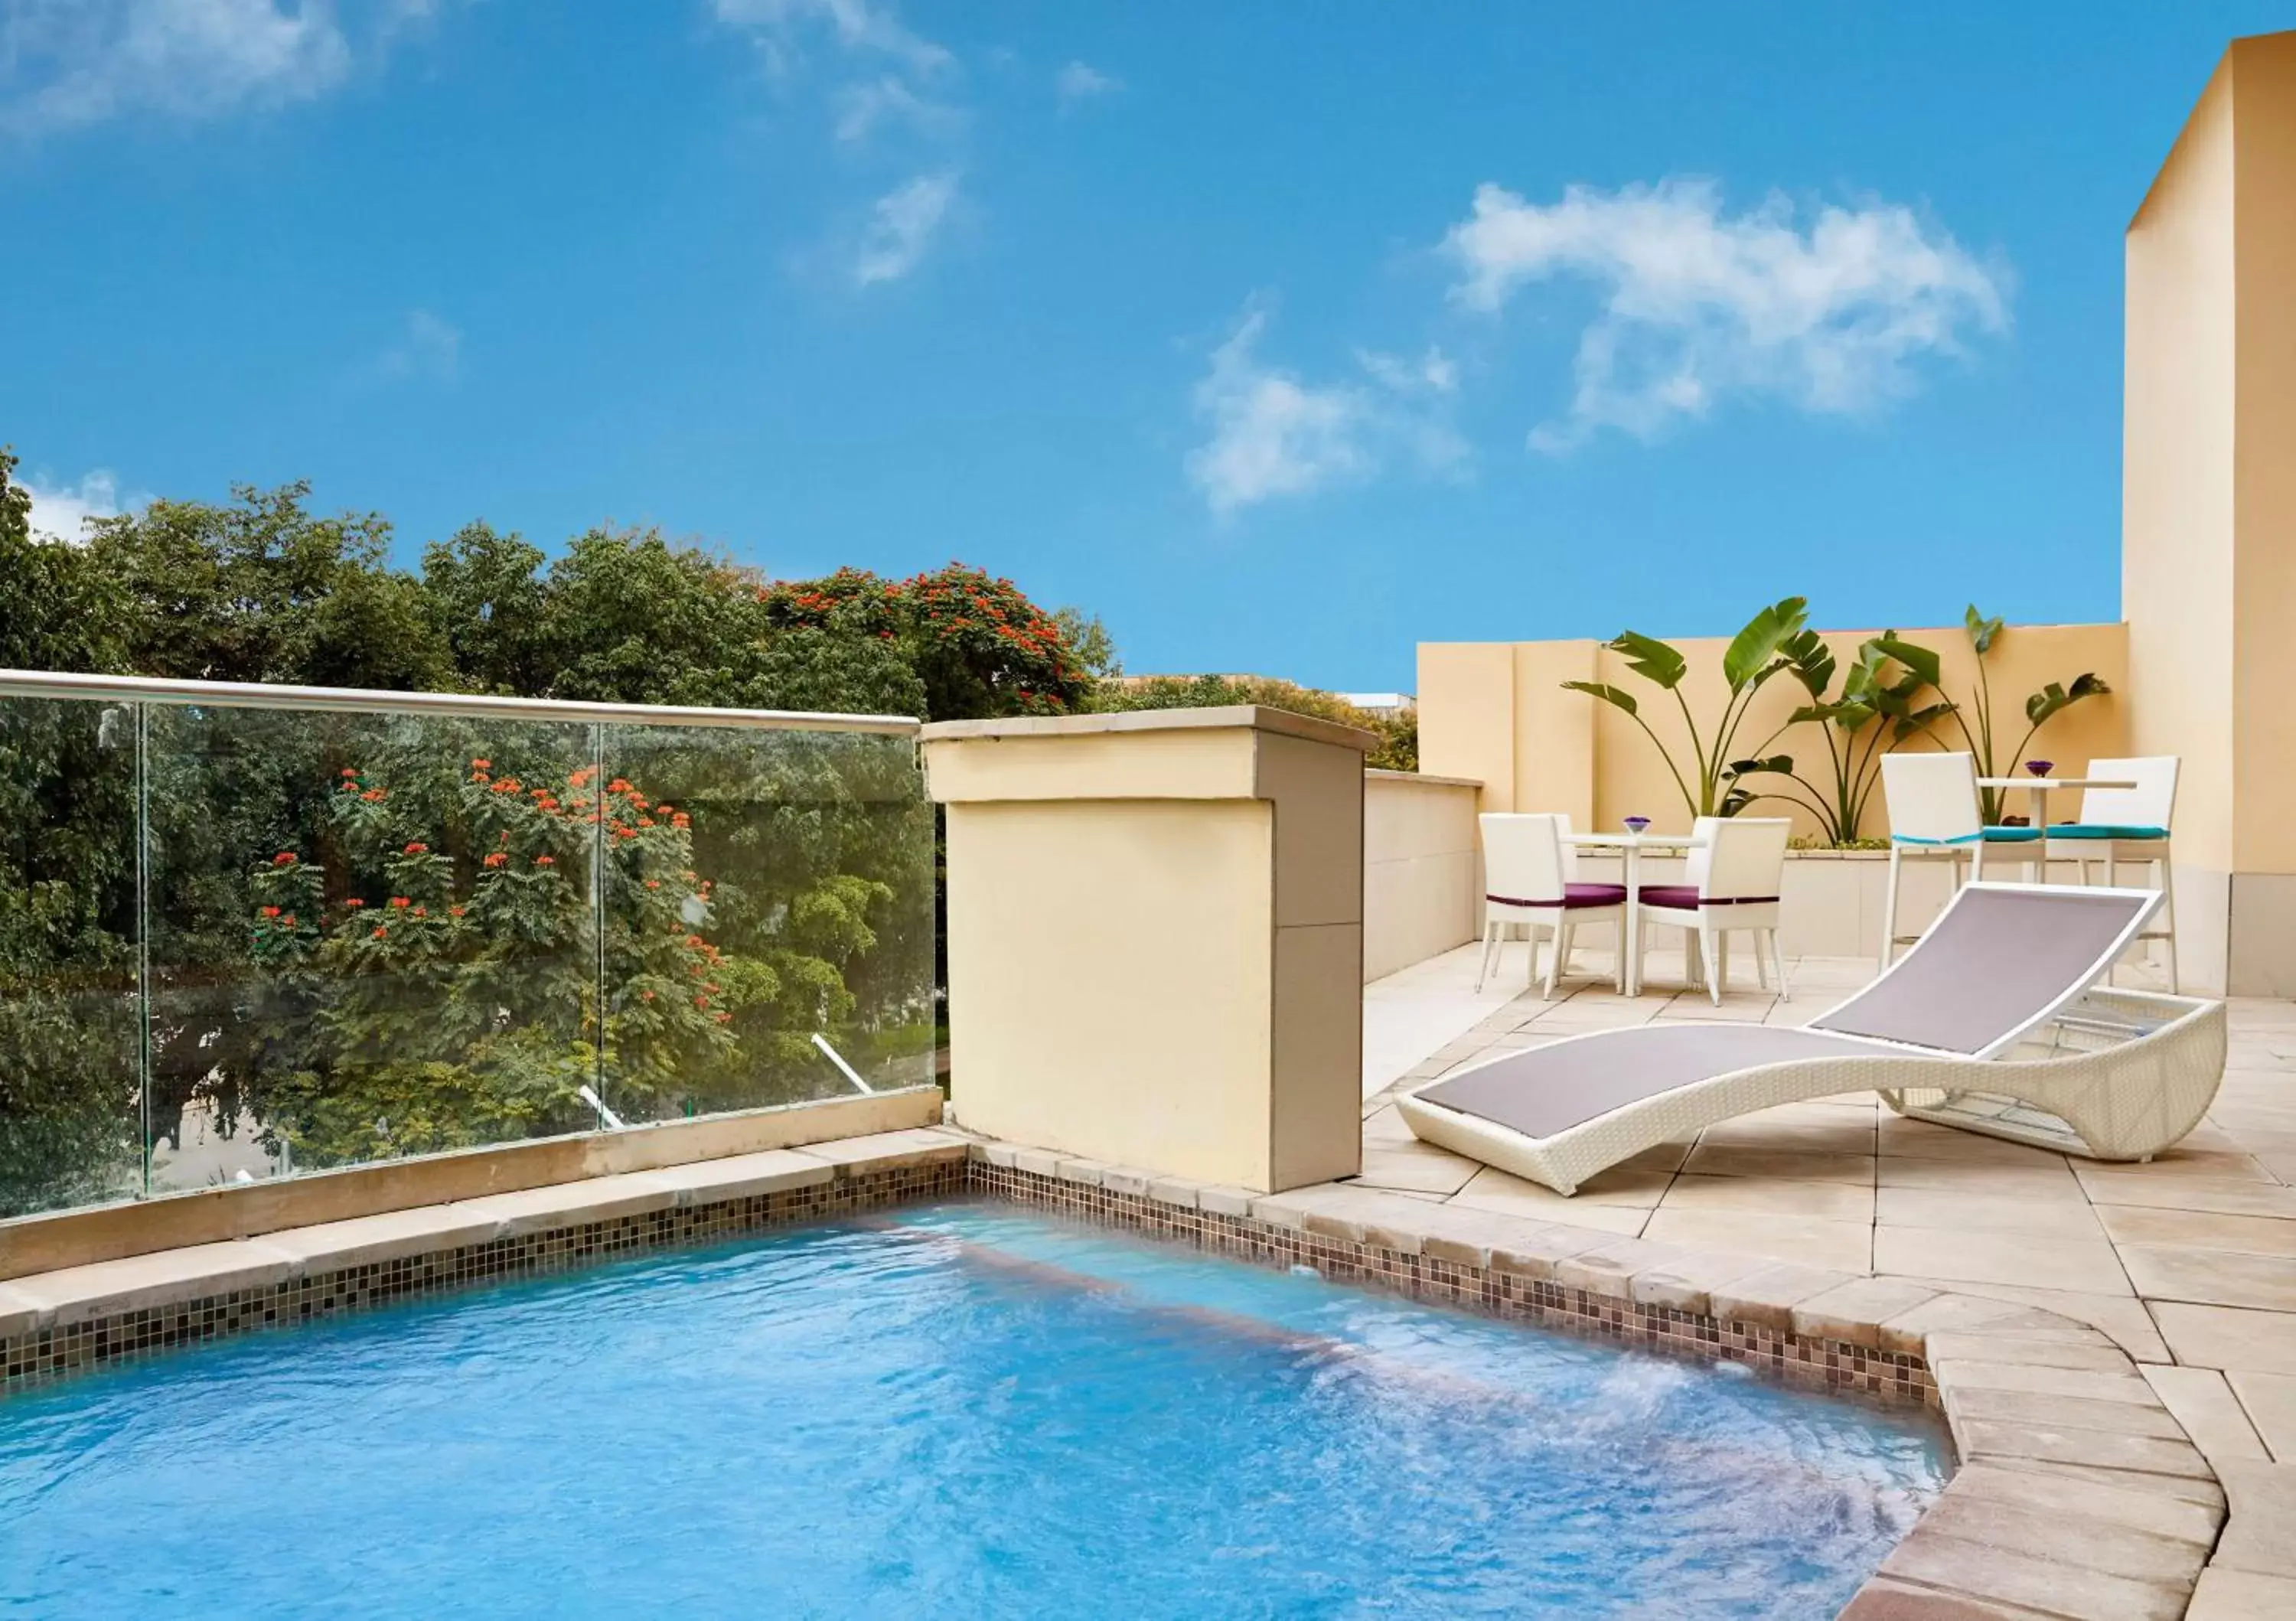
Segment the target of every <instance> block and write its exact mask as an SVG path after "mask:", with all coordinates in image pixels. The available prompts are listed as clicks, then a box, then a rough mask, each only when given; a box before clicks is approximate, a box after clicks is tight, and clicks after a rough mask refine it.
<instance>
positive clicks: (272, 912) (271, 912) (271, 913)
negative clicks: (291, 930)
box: [263, 906, 279, 918]
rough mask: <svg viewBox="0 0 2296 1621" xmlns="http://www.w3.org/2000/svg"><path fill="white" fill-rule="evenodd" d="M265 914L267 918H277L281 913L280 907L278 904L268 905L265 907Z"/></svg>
mask: <svg viewBox="0 0 2296 1621" xmlns="http://www.w3.org/2000/svg"><path fill="white" fill-rule="evenodd" d="M263 915H264V916H265V917H267V918H275V917H277V916H278V915H279V908H278V907H276V906H266V907H265V908H264V909H263Z"/></svg>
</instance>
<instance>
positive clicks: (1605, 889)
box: [1483, 884, 1627, 907]
mask: <svg viewBox="0 0 2296 1621" xmlns="http://www.w3.org/2000/svg"><path fill="white" fill-rule="evenodd" d="M1483 898H1484V899H1485V900H1487V901H1497V903H1498V904H1499V905H1502V906H1563V907H1577V906H1616V905H1620V904H1622V903H1623V902H1624V901H1625V900H1626V898H1627V887H1626V885H1624V884H1565V885H1563V886H1562V899H1561V900H1559V901H1558V900H1555V899H1554V898H1553V897H1552V896H1546V897H1535V896H1526V895H1486V896H1483Z"/></svg>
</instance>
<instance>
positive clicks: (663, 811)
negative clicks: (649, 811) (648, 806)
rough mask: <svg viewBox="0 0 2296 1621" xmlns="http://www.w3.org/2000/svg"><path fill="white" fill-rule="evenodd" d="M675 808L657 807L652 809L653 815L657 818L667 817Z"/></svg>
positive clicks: (667, 806) (669, 806)
mask: <svg viewBox="0 0 2296 1621" xmlns="http://www.w3.org/2000/svg"><path fill="white" fill-rule="evenodd" d="M676 808H677V807H676V806H672V805H657V806H654V807H653V814H654V815H657V816H667V815H669V814H670V813H671V812H672V811H674V810H675V809H676Z"/></svg>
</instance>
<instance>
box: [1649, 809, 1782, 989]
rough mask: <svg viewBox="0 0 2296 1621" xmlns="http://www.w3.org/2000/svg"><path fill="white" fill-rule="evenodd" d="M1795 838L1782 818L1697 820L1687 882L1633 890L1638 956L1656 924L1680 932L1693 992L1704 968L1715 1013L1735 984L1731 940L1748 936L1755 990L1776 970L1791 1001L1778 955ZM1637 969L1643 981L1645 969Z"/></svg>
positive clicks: (1764, 985) (1686, 866) (1765, 986)
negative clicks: (1782, 895) (1729, 984)
mask: <svg viewBox="0 0 2296 1621" xmlns="http://www.w3.org/2000/svg"><path fill="white" fill-rule="evenodd" d="M1690 831H1691V836H1692V837H1693V839H1697V840H1698V843H1696V844H1694V845H1693V846H1692V847H1691V849H1690V853H1689V856H1688V858H1687V860H1686V861H1685V864H1684V872H1683V877H1684V879H1685V881H1684V882H1682V883H1678V884H1642V885H1639V886H1637V888H1636V896H1635V904H1636V905H1637V906H1639V907H1641V908H1642V913H1641V916H1640V918H1639V920H1638V921H1639V922H1640V923H1641V925H1642V928H1641V932H1640V935H1639V942H1640V948H1641V950H1643V951H1644V952H1645V953H1646V952H1648V951H1649V949H1650V926H1651V925H1652V923H1660V924H1663V925H1665V926H1666V927H1667V928H1669V929H1681V930H1683V931H1684V932H1683V943H1682V950H1683V962H1684V966H1685V970H1687V973H1688V977H1689V978H1690V980H1691V982H1692V983H1693V984H1695V983H1696V982H1697V980H1698V978H1699V977H1700V975H1701V972H1702V973H1703V977H1704V979H1705V983H1706V994H1707V995H1708V997H1709V998H1710V999H1711V1000H1712V1002H1713V1003H1714V1005H1715V1006H1716V1007H1720V1006H1721V1005H1722V987H1723V986H1724V984H1725V983H1726V981H1727V980H1728V978H1729V977H1730V937H1731V936H1732V935H1733V934H1735V933H1740V932H1745V933H1751V935H1752V936H1753V937H1754V978H1755V980H1756V982H1757V983H1758V984H1759V985H1760V986H1761V987H1762V988H1763V989H1764V990H1767V989H1769V987H1770V975H1771V973H1772V971H1773V970H1775V973H1776V975H1777V985H1778V995H1780V996H1781V997H1784V996H1786V995H1787V990H1786V963H1785V958H1784V955H1783V954H1780V952H1779V949H1778V904H1779V903H1778V896H1779V891H1780V889H1781V888H1782V886H1783V885H1784V881H1785V872H1786V840H1787V838H1788V836H1789V835H1790V834H1791V833H1792V831H1793V823H1791V822H1790V821H1788V820H1787V819H1786V818H1785V817H1784V816H1730V817H1724V816H1701V817H1699V818H1698V820H1697V821H1696V822H1695V823H1693V824H1692V826H1691V830H1690ZM1766 951H1767V954H1768V956H1767V961H1766V960H1765V958H1764V953H1765V952H1766ZM1640 968H1641V965H1640V964H1639V963H1637V964H1636V970H1637V971H1636V977H1637V978H1639V977H1640Z"/></svg>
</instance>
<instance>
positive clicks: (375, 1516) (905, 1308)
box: [0, 1203, 1944, 1621]
mask: <svg viewBox="0 0 2296 1621" xmlns="http://www.w3.org/2000/svg"><path fill="white" fill-rule="evenodd" d="M1940 1439H1941V1437H1940V1436H1939V1433H1938V1432H1937V1431H1936V1430H1934V1429H1932V1428H1931V1426H1930V1425H1929V1424H1928V1423H1927V1422H1926V1421H1925V1420H1923V1419H1922V1418H1921V1417H1920V1416H1919V1415H1916V1414H1914V1413H1911V1412H1904V1411H1899V1410H1885V1409H1881V1408H1876V1407H1870V1406H1865V1405H1859V1404H1850V1403H1847V1402H1836V1401H1829V1400H1825V1399H1823V1398H1818V1397H1814V1396H1801V1395H1798V1394H1795V1393H1792V1392H1789V1391H1785V1390H1781V1389H1778V1388H1773V1387H1770V1386H1767V1385H1765V1384H1762V1383H1759V1382H1758V1381H1755V1380H1752V1379H1746V1378H1743V1377H1734V1376H1733V1375H1731V1374H1727V1373H1724V1372H1720V1371H1715V1370H1712V1369H1709V1368H1705V1367H1702V1366H1699V1365H1695V1364H1690V1363H1679V1362H1673V1361H1666V1360H1661V1359H1657V1358H1653V1357H1649V1356H1642V1355H1633V1354H1629V1353H1625V1352H1620V1351H1617V1350H1612V1349H1610V1348H1607V1347H1600V1346H1596V1345H1592V1344H1588V1343H1586V1342H1582V1341H1579V1340H1574V1339H1564V1338H1559V1337H1554V1336H1549V1335H1546V1334H1541V1333H1538V1332H1537V1331H1534V1330H1528V1329H1525V1328H1522V1327H1521V1326H1518V1325H1513V1324H1509V1323H1505V1322H1494V1321H1489V1320H1487V1319H1483V1318H1480V1317H1477V1316H1473V1315H1471V1314H1464V1313H1456V1312H1450V1311H1445V1310H1440V1309H1435V1308H1431V1307H1427V1306H1418V1305H1415V1304H1412V1303H1410V1302H1407V1301H1403V1300H1399V1299H1396V1298H1389V1297H1384V1296H1378V1295H1372V1294H1365V1293H1361V1292H1357V1291H1356V1290H1353V1289H1344V1288H1339V1287H1334V1286H1333V1285H1329V1284H1326V1283H1324V1282H1323V1281H1319V1280H1317V1279H1315V1278H1313V1277H1300V1276H1293V1275H1286V1274H1283V1273H1273V1272H1267V1271H1262V1270H1259V1269H1257V1268H1252V1267H1247V1266H1243V1265H1236V1264H1233V1263H1227V1262H1222V1261H1218V1260H1212V1259H1208V1258H1205V1257H1201V1256H1197V1255H1195V1254H1193V1252H1190V1251H1187V1250H1185V1249H1180V1248H1173V1247H1168V1246H1159V1245H1154V1244H1151V1243H1147V1242H1144V1241H1140V1240H1133V1239H1129V1238H1126V1237H1123V1236H1119V1235H1116V1234H1112V1233H1110V1232H1104V1231H1102V1230H1099V1229H1095V1228H1090V1227H1086V1226H1081V1225H1070V1224H1062V1223H1060V1222H1057V1221H1054V1220H1051V1219H1048V1218H1045V1217H1041V1216H1034V1215H1029V1214H1022V1213H1019V1212H1016V1211H1014V1210H1013V1209H1012V1208H1009V1207H1005V1206H999V1205H988V1204H973V1203H963V1204H951V1205H944V1206H936V1207H931V1208H922V1209H904V1210H900V1211H897V1212H893V1213H890V1214H889V1215H887V1216H881V1217H877V1218H873V1219H871V1220H869V1221H866V1222H856V1223H853V1224H841V1225H833V1226H825V1227H819V1228H811V1229H806V1230H801V1231H797V1232H788V1233H783V1234H780V1235H776V1236H773V1237H768V1238H765V1239H761V1240H749V1241H745V1242H742V1243H740V1244H737V1245H729V1246H726V1247H724V1248H716V1249H710V1250H702V1251H689V1252H682V1253H676V1254H671V1255H665V1256H657V1257H648V1258H645V1259H643V1260H638V1261H633V1262H629V1263H627V1264H623V1265H616V1266H612V1267H608V1268H603V1269H601V1270H597V1271H594V1272H587V1273H577V1274H573V1275H570V1276H562V1277H557V1278H552V1279H546V1280H543V1281H533V1282H526V1283H520V1284H515V1285H508V1286H504V1287H501V1288H496V1289H488V1290H484V1291H480V1292H475V1293H470V1294H463V1295H458V1296H455V1297H451V1298H446V1299H443V1300H434V1301H429V1302H424V1303H421V1304H417V1305H411V1306H403V1307H399V1308H396V1309H392V1310H388V1311H382V1312H376V1313H372V1314H364V1315H359V1316H353V1317H348V1318H344V1319H340V1320H338V1321H336V1322H331V1323H328V1324H325V1325H323V1326H319V1327H316V1328H310V1329H305V1330H295V1331H293V1332H290V1333H284V1334H273V1335H264V1336H257V1337H254V1338H250V1339H237V1340H233V1341H229V1342H225V1343H223V1344H219V1345H216V1346H212V1347H204V1348H201V1349H198V1350H193V1351H189V1352H185V1353H183V1354H181V1355H171V1356H164V1357H160V1358H157V1359H154V1360H152V1361H149V1362H145V1363H138V1364H135V1365H133V1366H130V1367H127V1368H123V1369H120V1370H116V1371H111V1372H107V1373H102V1374H98V1375H94V1376H91V1377H88V1378H85V1379H78V1380H75V1381H72V1382H70V1383H66V1384H63V1385H61V1386H57V1387H54V1388H50V1389H47V1390H44V1391H37V1392H34V1393H31V1394H28V1395H25V1396H18V1397H15V1398H12V1399H11V1400H9V1401H7V1402H5V1403H0V1613H4V1614H12V1615H29V1616H40V1617H51V1616H53V1617H73V1618H75V1621H104V1618H105V1617H152V1616H167V1617H177V1616H215V1617H316V1616H329V1615H343V1616H360V1617H426V1618H427V1617H450V1616H474V1617H528V1616H533V1617H565V1618H570V1621H584V1618H587V1617H614V1618H615V1621H629V1618H631V1617H651V1616H684V1617H717V1616H728V1617H733V1616H742V1617H749V1616H754V1617H863V1616H867V1617H906V1616H912V1615H915V1616H924V1615H933V1616H946V1617H1004V1616H1030V1617H1070V1616H1092V1617H1100V1616H1109V1617H1353V1616H1382V1617H1386V1616H1440V1617H1466V1616H1526V1615H1531V1616H1536V1615H1554V1616H1570V1617H1591V1616H1606V1615H1620V1616H1624V1615H1632V1616H1636V1617H1649V1616H1698V1617H1709V1616H1776V1617H1830V1616H1832V1615H1833V1612H1834V1610H1835V1609H1837V1608H1838V1607H1839V1606H1840V1605H1841V1603H1842V1602H1843V1601H1846V1600H1847V1599H1848V1597H1849V1594H1850V1593H1851V1592H1854V1591H1855V1590H1856V1589H1857V1585H1858V1584H1859V1582H1860V1581H1861V1580H1863V1579H1864V1577H1865V1576H1866V1575H1867V1574H1868V1573H1869V1572H1870V1571H1871V1570H1872V1569H1873V1568H1874V1566H1875V1565H1876V1564H1877V1563H1879V1561H1880V1560H1881V1559H1882V1555H1883V1554H1884V1553H1885V1552H1886V1551H1888V1549H1889V1547H1890V1544H1891V1543H1894V1542H1895V1541H1896V1540H1897V1539H1898V1537H1899V1536H1901V1535H1904V1533H1905V1532H1906V1530H1907V1528H1908V1527H1910V1526H1911V1525H1912V1523H1913V1521H1914V1519H1915V1517H1916V1515H1917V1514H1918V1513H1919V1512H1920V1510H1922V1508H1923V1506H1925V1505H1926V1503H1927V1502H1929V1501H1930V1500H1931V1497H1932V1496H1933V1495H1934V1494H1936V1492H1937V1491H1938V1489H1939V1486H1941V1485H1942V1484H1943V1478H1944V1470H1943V1467H1942V1465H1943V1453H1942V1451H1941V1447H1940Z"/></svg>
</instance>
